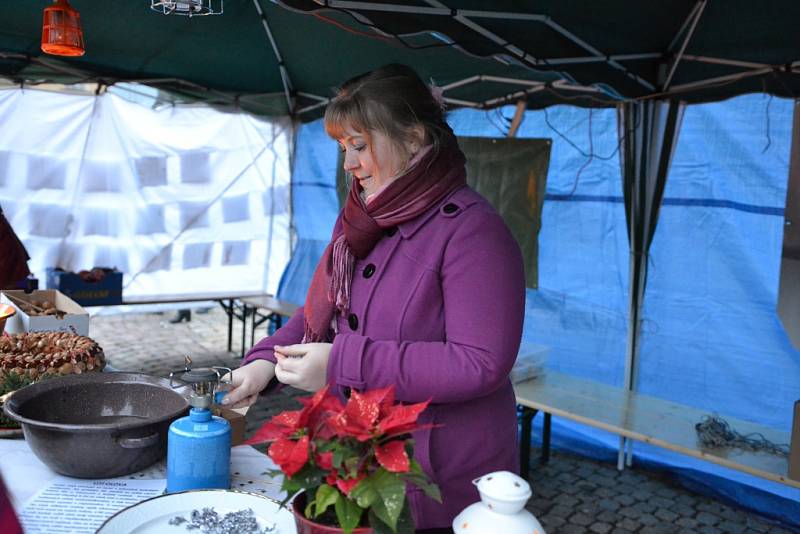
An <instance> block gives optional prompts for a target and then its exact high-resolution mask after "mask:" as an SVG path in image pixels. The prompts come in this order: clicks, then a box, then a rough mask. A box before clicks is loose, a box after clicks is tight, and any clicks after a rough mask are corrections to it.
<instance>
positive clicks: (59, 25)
mask: <svg viewBox="0 0 800 534" xmlns="http://www.w3.org/2000/svg"><path fill="white" fill-rule="evenodd" d="M42 52H44V53H46V54H53V55H56V56H82V55H83V54H84V53H85V52H86V50H85V49H84V47H83V31H81V16H80V14H79V13H78V11H77V10H75V9H74V8H73V7H72V6H71V5H69V2H68V1H67V0H55V1H54V2H53V5H52V6H50V7H46V8H44V21H43V22H42Z"/></svg>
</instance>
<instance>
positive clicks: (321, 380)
mask: <svg viewBox="0 0 800 534" xmlns="http://www.w3.org/2000/svg"><path fill="white" fill-rule="evenodd" d="M332 347H333V345H332V344H330V343H300V344H297V345H287V346H276V347H275V349H274V350H275V357H276V358H278V364H277V365H276V366H275V376H276V377H277V378H278V380H280V381H281V382H283V383H284V384H286V385H288V386H292V387H296V388H297V389H302V390H304V391H317V390H319V389H322V387H323V386H324V385H325V384H326V383H327V381H328V380H327V379H328V358H330V355H331V348H332Z"/></svg>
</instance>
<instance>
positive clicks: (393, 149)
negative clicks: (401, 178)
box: [338, 126, 409, 196]
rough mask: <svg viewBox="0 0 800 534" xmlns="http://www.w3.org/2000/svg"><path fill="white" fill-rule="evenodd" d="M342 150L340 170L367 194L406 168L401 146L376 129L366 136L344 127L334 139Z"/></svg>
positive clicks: (405, 158)
mask: <svg viewBox="0 0 800 534" xmlns="http://www.w3.org/2000/svg"><path fill="white" fill-rule="evenodd" d="M338 142H339V147H340V148H341V150H342V152H344V170H345V171H346V172H348V173H350V174H351V175H352V176H353V178H354V179H355V180H358V183H359V184H361V187H362V188H364V192H365V193H366V195H367V196H369V195H371V194H373V193H375V191H377V190H378V189H379V188H381V187H383V186H384V185H387V184H389V183H391V182H392V181H393V180H394V179H395V178H396V177H397V176H398V175H399V174H400V173H401V172H402V171H403V170H404V169H405V167H406V164H407V163H408V160H409V158H408V156H407V155H406V154H404V153H402V152H403V151H402V149H401V148H400V147H398V146H397V145H396V144H395V143H393V142H392V141H391V139H389V137H387V136H386V135H384V134H383V133H381V132H378V131H371V132H370V134H369V142H368V141H367V138H366V136H365V135H364V134H363V133H361V132H357V131H356V130H354V129H353V128H352V127H350V126H347V127H346V128H344V136H343V137H342V138H341V139H339V140H338Z"/></svg>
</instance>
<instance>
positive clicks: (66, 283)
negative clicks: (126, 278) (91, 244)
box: [47, 267, 122, 306]
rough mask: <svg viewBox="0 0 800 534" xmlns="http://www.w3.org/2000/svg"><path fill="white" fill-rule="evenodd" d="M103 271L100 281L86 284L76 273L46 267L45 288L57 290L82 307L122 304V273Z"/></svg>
mask: <svg viewBox="0 0 800 534" xmlns="http://www.w3.org/2000/svg"><path fill="white" fill-rule="evenodd" d="M103 270H104V271H105V273H106V274H105V277H104V278H103V279H102V280H98V281H96V282H87V281H85V280H83V279H82V278H81V277H80V276H79V275H78V274H76V273H73V272H69V271H62V270H60V269H54V268H52V267H48V268H47V288H48V289H58V290H59V291H61V292H62V293H64V294H65V295H66V296H68V297H69V298H71V299H72V300H74V301H75V302H77V303H78V304H80V305H82V306H106V305H114V304H122V273H121V272H119V271H117V270H115V269H105V268H104V269H103Z"/></svg>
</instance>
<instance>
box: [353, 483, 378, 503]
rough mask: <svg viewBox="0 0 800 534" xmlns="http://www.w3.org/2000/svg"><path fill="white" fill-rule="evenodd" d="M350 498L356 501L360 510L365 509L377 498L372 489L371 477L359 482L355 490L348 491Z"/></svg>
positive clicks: (375, 492) (376, 493)
mask: <svg viewBox="0 0 800 534" xmlns="http://www.w3.org/2000/svg"><path fill="white" fill-rule="evenodd" d="M350 498H351V499H353V500H354V501H356V503H358V505H359V506H360V507H361V508H364V509H367V508H369V507H370V506H372V503H374V502H375V500H376V499H377V498H378V492H377V491H375V488H373V487H372V477H367V478H364V479H362V480H361V482H359V483H358V484H357V485H356V487H355V488H353V489H352V491H350Z"/></svg>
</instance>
